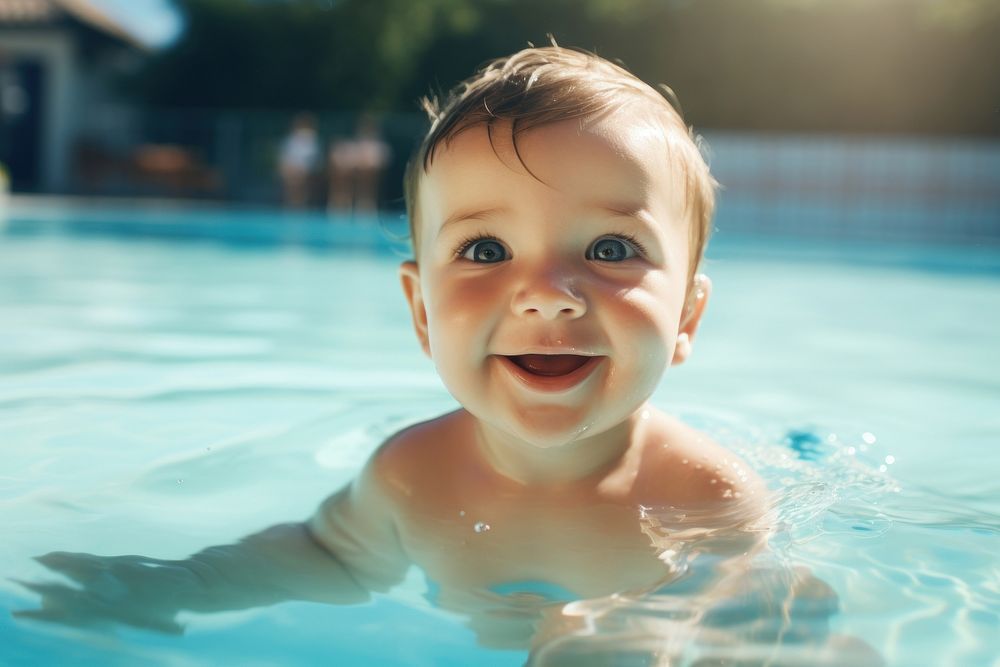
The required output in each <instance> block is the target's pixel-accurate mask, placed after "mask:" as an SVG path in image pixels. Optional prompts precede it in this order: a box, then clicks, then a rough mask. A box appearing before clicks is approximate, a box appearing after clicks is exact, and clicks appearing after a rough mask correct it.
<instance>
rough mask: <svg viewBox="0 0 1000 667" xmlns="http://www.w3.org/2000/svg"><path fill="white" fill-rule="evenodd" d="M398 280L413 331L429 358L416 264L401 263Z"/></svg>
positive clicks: (429, 350) (425, 314)
mask: <svg viewBox="0 0 1000 667" xmlns="http://www.w3.org/2000/svg"><path fill="white" fill-rule="evenodd" d="M399 280H400V282H402V284H403V294H404V295H406V302H407V303H408V304H410V315H411V316H413V330H414V331H416V333H417V340H419V341H420V347H422V348H423V350H424V354H426V355H427V356H428V357H429V356H431V345H430V339H429V338H428V336H427V310H426V309H425V308H424V295H423V293H422V292H421V291H420V269H419V268H417V263H416V262H403V263H402V264H401V265H400V266H399Z"/></svg>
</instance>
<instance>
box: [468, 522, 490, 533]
mask: <svg viewBox="0 0 1000 667" xmlns="http://www.w3.org/2000/svg"><path fill="white" fill-rule="evenodd" d="M489 529H490V524H488V523H484V522H482V521H477V522H476V525H475V526H473V527H472V530H474V531H476V532H477V533H485V532H487V531H489Z"/></svg>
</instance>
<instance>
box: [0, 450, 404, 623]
mask: <svg viewBox="0 0 1000 667" xmlns="http://www.w3.org/2000/svg"><path fill="white" fill-rule="evenodd" d="M377 488H378V486H377V480H375V479H374V478H373V473H372V465H371V464H370V465H369V467H368V468H366V469H365V471H363V472H362V474H361V476H360V477H359V478H358V479H357V480H355V481H354V482H353V483H352V484H351V485H349V486H348V487H346V488H345V489H343V490H342V491H340V492H338V493H336V494H334V495H333V496H331V497H330V498H329V499H327V500H326V501H325V502H323V504H322V505H321V506H320V508H319V510H318V511H317V512H316V515H315V516H314V517H313V518H312V519H311V520H310V521H309V522H307V523H286V524H279V525H276V526H271V527H270V528H267V529H266V530H262V531H260V532H258V533H255V534H253V535H250V536H248V537H245V538H243V539H242V540H240V541H239V542H237V543H235V544H226V545H219V546H212V547H208V548H206V549H203V550H202V551H199V552H198V553H196V554H194V555H192V556H190V557H188V558H186V559H181V560H164V559H158V558H150V557H146V556H97V555H93V554H87V553H68V552H53V553H49V554H46V555H44V556H39V557H38V559H37V560H38V561H39V562H40V563H41V564H42V565H44V566H46V567H47V568H49V569H50V570H52V571H53V572H57V573H59V574H62V575H64V576H66V577H67V578H69V579H70V580H72V582H73V583H74V584H75V585H73V586H70V585H66V584H64V583H58V582H21V583H22V585H24V586H25V587H26V588H28V589H29V590H32V591H34V592H36V593H38V594H39V595H41V607H40V608H39V609H31V610H24V611H19V612H15V615H16V616H18V617H21V618H35V619H39V620H44V621H50V622H56V623H63V624H66V625H74V626H89V627H93V626H105V625H109V624H114V623H122V624H126V625H132V626H136V627H143V628H149V629H153V630H158V631H161V632H169V633H180V632H182V631H183V628H182V626H181V625H180V624H179V623H178V621H177V620H176V617H177V614H178V612H180V611H185V610H186V611H193V612H200V613H207V612H218V611H231V610H238V609H249V608H253V607H263V606H268V605H272V604H277V603H279V602H284V601H289V600H308V601H313V602H325V603H328V604H353V603H358V602H364V601H366V600H367V599H368V598H369V590H385V589H387V588H389V587H390V586H391V585H392V584H394V583H396V582H397V581H399V580H401V579H402V577H403V575H404V574H405V571H406V569H407V566H408V563H407V561H406V560H405V558H403V557H402V551H401V550H400V549H399V547H398V540H397V539H396V533H395V528H394V527H393V524H392V519H391V513H390V511H389V508H388V503H387V502H386V501H385V499H384V498H381V497H380V495H379V494H378V492H377Z"/></svg>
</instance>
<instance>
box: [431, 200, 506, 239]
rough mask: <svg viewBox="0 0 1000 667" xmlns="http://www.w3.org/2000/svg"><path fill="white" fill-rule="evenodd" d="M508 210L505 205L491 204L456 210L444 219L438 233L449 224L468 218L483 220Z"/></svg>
mask: <svg viewBox="0 0 1000 667" xmlns="http://www.w3.org/2000/svg"><path fill="white" fill-rule="evenodd" d="M509 212H510V209H508V208H507V207H506V206H493V207H490V208H480V209H471V210H460V211H456V212H455V213H452V214H451V215H449V216H448V217H447V218H445V219H444V222H442V223H441V227H440V229H438V234H439V235H440V234H441V233H442V232H443V231H444V230H445V229H446V228H447V227H448V226H449V225H454V224H457V223H460V222H466V221H469V220H485V219H486V218H491V217H494V216H498V215H503V214H505V213H509Z"/></svg>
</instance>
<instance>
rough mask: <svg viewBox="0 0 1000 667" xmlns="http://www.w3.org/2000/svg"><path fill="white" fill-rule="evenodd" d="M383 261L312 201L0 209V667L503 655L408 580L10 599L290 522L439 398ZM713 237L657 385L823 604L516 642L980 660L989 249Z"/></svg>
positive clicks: (989, 447)
mask: <svg viewBox="0 0 1000 667" xmlns="http://www.w3.org/2000/svg"><path fill="white" fill-rule="evenodd" d="M398 253H399V248H398V247H397V246H396V245H395V244H392V243H389V242H386V241H385V240H384V237H383V235H382V234H381V232H380V231H379V230H378V229H377V228H376V227H363V226H358V225H355V226H353V227H348V226H346V225H331V224H327V223H325V222H323V221H319V220H314V219H310V218H308V217H295V218H288V219H285V220H280V219H276V217H275V216H274V215H272V214H254V213H222V212H218V211H208V212H204V211H203V212H200V213H189V212H178V211H159V212H147V213H139V212H136V211H134V210H127V209H126V210H102V211H98V210H89V211H88V210H80V209H73V208H70V209H56V208H40V209H33V210H24V211H18V210H14V211H13V212H12V214H11V216H10V218H9V219H8V221H7V224H6V226H5V227H4V228H3V231H2V232H0V322H3V326H2V327H0V526H2V527H3V534H4V538H3V544H4V548H2V549H0V567H2V571H3V573H4V575H5V577H4V578H3V579H2V580H0V600H2V606H3V607H4V609H5V610H7V611H6V612H5V613H3V614H2V615H0V664H4V665H38V664H101V665H134V664H143V665H213V664H222V663H227V664H228V663H232V664H241V665H312V664H317V663H319V662H320V661H323V662H326V663H333V664H345V665H347V664H398V665H469V664H483V665H519V664H522V663H524V661H525V660H526V659H527V658H528V653H527V651H526V650H525V649H523V648H516V647H515V648H506V649H498V648H489V647H487V646H483V645H481V644H482V643H483V642H481V641H477V634H476V632H474V631H473V630H472V629H470V628H469V627H468V625H467V623H466V622H465V619H463V618H461V617H459V616H458V615H456V614H454V613H451V612H448V611H446V610H443V609H441V608H438V607H436V606H435V605H434V604H433V602H432V601H433V600H434V595H433V582H427V581H425V580H424V578H423V577H422V575H421V573H420V572H419V571H416V570H413V571H412V572H411V573H410V576H409V577H408V578H407V580H406V581H405V582H404V583H403V584H402V585H401V586H400V587H399V588H398V589H397V590H394V591H392V592H390V593H389V594H387V595H381V596H376V598H375V599H374V600H373V601H371V602H369V603H365V604H361V605H353V606H336V605H329V604H322V603H317V602H304V601H296V602H284V603H281V604H276V605H273V606H267V607H257V608H251V609H244V610H239V611H226V612H220V613H192V612H182V615H181V618H180V619H179V620H180V621H181V622H182V623H183V624H184V625H185V627H186V629H185V631H184V632H183V634H180V635H177V634H168V633H163V632H156V631H151V630H142V629H136V628H132V627H128V626H125V625H122V624H108V625H105V626H101V625H99V626H98V627H89V626H92V625H94V623H95V619H96V618H98V616H99V614H95V613H93V612H94V611H95V610H98V611H101V613H102V614H104V615H105V616H107V615H111V616H113V615H114V609H115V605H117V604H121V599H120V598H114V596H111V597H110V598H108V599H105V600H99V601H94V600H86V599H80V598H77V597H73V595H72V594H71V593H66V590H69V591H72V590H73V588H72V587H70V588H68V589H65V587H64V589H65V590H64V589H59V590H63V593H62V595H63V598H62V599H63V602H64V607H63V608H62V610H61V611H62V613H63V616H62V618H63V620H64V622H62V623H51V622H49V623H45V622H40V621H38V620H33V619H31V618H26V617H24V616H14V615H12V614H11V613H10V612H17V611H22V612H23V611H25V610H37V609H38V608H39V605H40V600H41V597H42V593H46V592H48V593H49V594H50V596H51V595H52V590H53V589H45V588H43V587H42V584H55V585H59V584H63V585H65V584H67V583H69V582H68V580H67V579H65V578H64V577H62V576H61V575H59V574H58V572H56V571H55V570H54V569H51V568H48V567H46V566H45V565H44V564H43V563H41V562H39V561H37V560H34V557H37V556H40V555H42V554H46V553H49V552H52V551H66V552H82V553H90V554H98V555H102V556H115V555H141V556H144V557H148V558H156V559H182V558H185V557H186V556H188V555H189V554H191V553H194V552H197V551H199V550H201V549H203V548H205V547H208V546H211V545H223V544H231V543H234V542H236V541H238V540H239V539H240V538H241V537H244V536H246V535H249V534H251V533H254V532H257V531H259V530H261V529H263V528H265V527H267V526H272V525H274V524H279V523H283V522H289V521H297V520H302V519H304V518H306V517H308V516H309V515H310V514H311V513H312V512H313V510H314V509H315V508H316V506H317V505H318V504H319V502H320V501H321V500H322V499H323V498H324V497H326V496H327V495H328V494H329V493H331V492H332V491H334V490H336V489H337V488H339V487H340V486H341V485H342V484H343V483H345V482H346V481H347V480H349V479H350V478H351V477H352V476H353V474H354V473H355V472H356V471H357V469H358V467H359V466H360V465H361V463H362V462H363V461H364V459H365V458H366V456H367V455H368V453H369V452H370V451H371V450H372V449H373V448H374V447H375V446H376V445H377V444H378V443H379V442H380V440H381V439H382V438H384V437H385V435H387V434H388V433H391V432H393V431H394V430H396V429H398V428H399V427H400V426H402V425H405V424H408V423H411V422H414V421H417V420H419V419H423V418H426V417H429V416H432V415H435V414H438V413H440V412H443V411H445V410H448V409H450V408H451V407H452V406H453V402H452V399H451V398H450V397H449V396H448V395H447V393H446V392H445V390H444V389H443V387H442V386H441V384H440V382H439V381H438V379H437V377H436V375H435V373H434V370H433V367H432V366H431V364H430V362H428V361H427V360H426V359H424V357H423V356H422V355H421V354H420V352H419V349H418V347H417V344H416V342H415V341H414V339H413V336H412V334H411V331H410V324H409V319H408V315H407V313H406V312H405V306H404V303H403V299H402V296H401V294H400V293H399V289H398V286H397V278H396V272H395V266H396V264H397V263H398V261H399V259H400V257H399V254H398ZM709 256H710V259H709V262H708V265H707V270H708V273H710V275H711V276H712V278H713V281H714V285H715V290H714V294H713V297H712V298H713V300H712V303H711V305H710V308H709V312H708V314H707V315H706V320H705V322H704V324H703V328H702V330H701V332H700V333H699V340H698V344H697V346H696V349H695V355H694V357H693V358H692V360H691V361H690V362H689V363H688V364H685V365H684V366H682V367H678V368H675V369H671V370H669V371H668V373H667V374H666V376H665V378H664V381H663V383H662V385H661V387H660V388H659V389H658V391H657V393H656V394H655V395H654V397H653V402H654V403H656V404H657V405H659V406H661V407H663V408H664V409H666V410H668V411H671V412H674V413H677V414H679V415H680V416H682V417H683V418H685V419H686V420H688V421H690V422H692V423H694V424H696V425H698V426H699V427H701V428H703V429H706V430H707V431H709V432H710V433H711V434H712V435H714V436H715V437H716V438H717V439H718V440H720V441H721V442H723V443H724V444H726V445H727V446H730V447H732V448H734V449H736V450H737V451H739V452H740V453H741V454H742V455H743V456H745V457H746V458H747V459H749V460H750V461H751V463H753V464H754V465H755V466H756V467H757V468H758V469H759V470H760V471H761V472H762V474H763V475H764V477H765V478H766V479H767V481H768V483H769V486H770V487H771V488H772V489H773V490H774V491H775V495H776V501H775V511H776V514H777V516H778V519H779V526H780V529H779V530H778V532H777V533H776V534H775V535H774V536H773V538H772V540H771V542H772V547H771V551H770V552H769V554H768V555H767V556H765V557H764V558H763V559H762V562H761V567H760V571H759V572H758V573H756V574H754V575H752V576H755V577H758V578H759V579H760V581H765V580H766V579H767V577H769V576H772V577H773V576H779V575H780V576H785V575H784V574H780V573H788V572H793V571H808V572H810V573H811V576H812V577H813V578H814V581H818V582H821V583H820V584H816V585H815V586H814V588H815V589H816V590H823V591H826V592H824V593H823V594H822V595H819V596H818V597H815V599H814V601H815V600H820V602H819V603H816V604H817V605H818V606H820V607H822V609H820V610H819V611H816V610H813V611H809V610H808V609H806V610H805V611H801V610H800V611H799V612H796V613H797V614H798V615H796V613H792V614H791V615H792V616H793V617H794V618H793V622H791V624H790V626H788V627H786V628H785V629H786V630H788V632H787V633H786V634H787V635H788V636H791V635H792V634H795V633H799V634H801V635H802V637H805V639H801V640H797V641H796V640H790V639H788V637H787V636H786V637H785V639H784V641H783V642H780V644H781V646H778V644H779V642H778V641H776V639H775V637H774V636H773V633H771V634H769V632H768V631H766V630H765V631H759V630H754V631H748V630H747V627H749V625H752V622H753V621H755V620H759V618H757V617H755V615H757V616H760V617H763V616H764V615H765V612H764V611H763V609H764V607H765V606H766V605H762V604H760V603H759V601H758V602H750V601H747V600H743V601H742V602H733V603H732V604H731V606H730V607H728V608H724V609H721V610H716V611H713V612H712V614H709V615H707V616H706V618H705V619H702V621H701V622H699V623H698V624H697V625H698V630H699V632H701V634H698V635H697V636H696V635H694V634H692V624H691V623H690V622H688V621H686V620H685V619H687V618H688V617H687V616H685V615H684V614H686V613H688V611H689V609H687V608H686V607H684V602H685V600H687V599H688V598H687V597H686V596H687V595H688V593H687V592H686V590H685V588H684V585H685V584H683V582H681V583H680V584H679V585H678V586H677V587H676V589H673V590H669V588H670V587H667V589H665V590H663V591H659V592H658V594H657V595H652V596H649V597H644V598H642V599H626V598H620V599H617V598H616V599H601V600H582V601H573V602H571V603H570V604H571V605H573V613H574V614H578V615H579V616H580V617H582V618H585V619H587V620H588V621H589V625H588V626H587V627H588V629H587V630H586V631H578V632H576V633H575V634H574V635H572V636H570V637H569V638H568V640H567V641H565V642H563V643H561V644H559V645H558V646H556V647H555V648H553V649H552V650H551V651H548V652H539V653H538V654H536V656H535V661H536V664H551V665H556V664H584V663H582V662H580V661H579V655H580V654H581V652H582V653H585V654H588V655H591V656H594V655H603V656H605V658H606V657H607V656H608V655H619V656H625V657H622V658H621V660H620V661H619V662H610V663H609V662H608V660H610V658H608V659H607V660H605V661H604V662H598V664H668V663H667V659H668V657H671V656H672V657H671V658H670V659H672V660H673V661H672V662H669V664H671V665H674V664H692V665H693V664H699V663H698V661H699V660H700V659H708V657H709V656H722V658H725V659H730V660H735V659H737V658H740V659H745V660H746V661H748V663H749V664H765V663H766V662H767V660H768V659H770V658H769V657H768V656H771V657H772V658H773V657H775V656H777V657H778V658H780V659H781V660H784V662H780V661H779V662H778V663H776V664H860V662H855V661H853V660H848V659H844V658H841V659H840V660H839V661H838V660H837V659H832V660H833V661H832V662H831V661H830V660H828V661H827V662H826V663H823V662H822V659H823V656H824V655H827V654H824V653H823V652H822V651H823V650H827V649H823V648H822V646H823V645H825V644H823V642H817V643H812V642H811V640H810V639H809V637H811V636H813V635H815V634H820V635H822V636H823V637H826V636H827V635H829V636H831V637H838V638H849V639H850V640H851V641H852V642H854V644H855V645H860V646H864V647H866V648H865V649H856V652H855V653H850V652H849V651H848V652H846V653H845V652H842V653H840V654H836V655H840V656H844V655H848V656H852V655H853V656H858V655H869V654H877V655H878V656H879V659H880V660H882V661H883V662H884V663H885V664H888V665H900V666H904V665H906V666H908V665H963V666H964V665H968V666H970V667H972V666H975V667H979V666H981V665H991V664H998V663H997V656H998V655H1000V559H998V558H997V555H996V554H997V553H1000V540H998V535H1000V482H998V481H997V480H998V477H997V472H998V470H1000V455H998V453H997V444H998V439H1000V438H998V436H1000V410H997V398H998V397H1000V381H998V379H997V370H998V368H1000V363H998V362H1000V350H998V346H997V337H996V331H997V330H998V328H1000V252H998V251H997V250H996V249H990V248H983V247H961V248H948V247H927V246H914V247H902V246H893V247H879V246H872V245H870V244H859V245H849V244H839V245H834V244H830V243H825V242H821V241H815V240H814V241H810V242H808V243H795V242H791V241H787V240H778V239H767V238H763V239H730V238H727V237H726V235H725V233H724V232H723V233H722V234H720V235H719V237H718V238H717V239H716V241H715V242H714V244H713V246H712V248H711V251H710V253H709ZM775 572H778V573H779V575H775V574H774V573H775ZM768 573H771V574H768ZM780 576H779V578H780ZM532 586H535V584H532ZM521 594H523V595H526V596H529V597H530V596H533V595H534V596H537V597H539V598H546V597H547V596H548V598H553V599H558V598H561V597H565V596H564V594H563V593H562V592H560V591H554V592H553V591H551V590H550V589H546V588H545V587H544V586H540V585H539V586H536V587H535V588H532V589H531V590H529V591H526V592H522V593H521ZM810 599H813V598H809V597H808V596H806V600H807V601H808V600H810ZM116 600H117V601H116ZM73 605H76V607H74V606H73ZM101 605H105V607H101ZM73 610H76V612H78V613H76V614H75V615H74V614H73V613H70V612H72V611H73ZM785 611H787V610H785ZM713 614H714V615H713ZM727 614H728V617H727ZM709 617H711V618H709ZM733 618H735V619H737V621H733V620H732V619H733ZM713 619H714V620H713ZM720 619H722V620H720ZM727 619H728V620H727ZM796 619H798V620H796ZM706 628H710V629H711V630H712V631H711V632H709V631H708V630H706ZM713 632H714V634H713ZM845 642H846V640H845ZM847 644H850V642H846V644H845V645H847ZM595 647H597V648H595ZM817 647H819V648H817ZM595 651H597V652H596V653H595ZM600 651H604V653H600ZM713 651H714V652H713ZM865 651H868V652H867V653H866V652H865ZM653 656H659V657H653ZM657 660H660V661H661V662H656V661H657ZM796 660H798V662H796ZM702 664H705V663H702ZM711 664H724V663H719V662H715V663H711ZM871 664H877V662H876V663H871Z"/></svg>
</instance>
